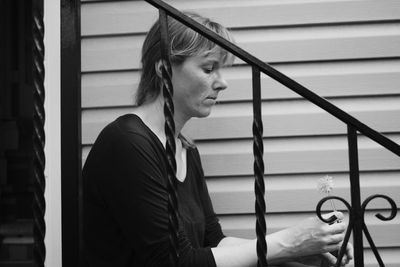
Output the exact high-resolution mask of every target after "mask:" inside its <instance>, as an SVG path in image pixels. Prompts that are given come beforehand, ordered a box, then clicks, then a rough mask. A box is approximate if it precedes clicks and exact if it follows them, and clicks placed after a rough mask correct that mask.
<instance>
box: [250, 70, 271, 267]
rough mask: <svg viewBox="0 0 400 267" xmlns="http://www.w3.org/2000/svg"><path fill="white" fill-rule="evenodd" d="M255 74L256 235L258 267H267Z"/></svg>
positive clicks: (257, 72)
mask: <svg viewBox="0 0 400 267" xmlns="http://www.w3.org/2000/svg"><path fill="white" fill-rule="evenodd" d="M252 74H253V79H252V80H253V154H254V176H255V180H254V192H255V196H256V202H255V210H256V234H257V257H258V262H257V266H258V267H266V266H267V242H266V240H265V236H266V232H267V227H266V223H265V198H264V196H265V185H264V159H263V154H264V145H263V124H262V115H261V81H260V70H259V69H258V68H257V67H254V66H253V67H252Z"/></svg>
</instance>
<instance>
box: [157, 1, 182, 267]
mask: <svg viewBox="0 0 400 267" xmlns="http://www.w3.org/2000/svg"><path fill="white" fill-rule="evenodd" d="M159 18H160V34H161V57H162V66H161V68H162V81H163V83H162V89H163V94H164V116H165V125H164V130H165V137H166V152H167V153H166V154H167V161H168V164H167V178H168V179H167V180H168V181H167V182H168V185H167V187H168V228H169V242H170V257H171V265H172V266H178V260H179V240H178V231H179V213H178V196H177V193H176V191H177V180H176V161H175V151H176V144H175V121H174V103H173V100H172V96H173V93H174V92H173V87H172V82H171V77H172V70H171V64H170V60H169V58H170V51H169V43H170V42H169V38H168V17H167V14H166V13H165V11H163V10H161V9H160V10H159Z"/></svg>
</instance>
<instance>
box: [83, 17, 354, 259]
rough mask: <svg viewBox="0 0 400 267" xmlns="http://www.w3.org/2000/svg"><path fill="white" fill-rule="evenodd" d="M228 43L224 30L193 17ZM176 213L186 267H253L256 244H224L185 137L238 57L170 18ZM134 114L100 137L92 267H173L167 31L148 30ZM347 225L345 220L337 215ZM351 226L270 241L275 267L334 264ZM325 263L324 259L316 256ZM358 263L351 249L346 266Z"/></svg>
mask: <svg viewBox="0 0 400 267" xmlns="http://www.w3.org/2000/svg"><path fill="white" fill-rule="evenodd" d="M187 15H188V16H190V17H191V18H192V19H194V20H196V21H197V22H199V23H201V24H203V25H204V26H206V27H208V28H209V29H211V30H213V31H214V32H216V33H218V34H219V35H221V36H223V37H224V38H226V39H229V40H232V37H231V34H230V33H229V32H228V31H227V30H226V29H225V28H224V27H222V26H221V25H219V24H217V23H215V22H212V21H210V20H209V19H206V18H203V17H201V16H199V15H196V14H187ZM168 28H169V35H170V40H171V51H170V53H171V58H170V61H171V65H172V84H173V89H174V96H173V101H174V107H175V114H174V121H175V127H176V136H175V138H176V163H177V174H176V178H177V179H178V191H177V193H178V204H179V217H180V221H179V226H180V230H179V236H178V237H179V248H180V258H179V266H192V267H194V266H202V267H206V266H218V267H223V266H229V267H234V266H255V265H256V263H257V256H256V249H255V247H256V241H255V240H246V239H241V238H234V237H226V236H224V234H223V233H222V230H221V226H220V224H219V222H218V219H217V217H216V215H215V213H214V210H213V207H212V203H211V200H210V197H209V194H208V191H207V187H206V183H205V181H204V174H203V169H202V167H201V162H200V157H199V154H198V151H197V149H196V147H195V146H194V145H193V143H191V142H190V141H188V140H187V139H185V138H184V137H183V136H182V135H181V134H180V132H181V129H182V128H183V126H184V125H185V123H186V122H187V121H188V120H189V119H191V118H193V117H206V116H208V115H209V114H210V112H211V109H212V107H213V105H214V104H215V102H216V99H217V97H218V93H219V92H220V91H221V90H224V89H226V88H227V83H226V81H225V80H224V79H223V77H222V76H221V73H220V70H221V68H222V67H224V66H225V65H229V64H232V62H233V57H232V55H230V54H229V53H227V52H226V51H225V50H223V49H221V48H219V47H218V46H216V45H215V44H214V43H212V42H210V41H208V40H207V39H206V38H204V37H202V36H201V35H199V34H197V33H195V32H194V31H192V30H190V29H189V28H187V27H186V26H183V25H182V24H180V23H179V22H177V21H175V20H173V19H171V18H170V19H169V23H168ZM142 65H143V70H142V75H141V80H140V84H139V88H138V93H137V99H136V100H137V107H136V108H135V109H134V110H133V111H132V112H133V113H132V114H126V115H124V116H121V117H119V118H117V119H116V120H115V121H114V122H112V123H110V124H109V125H108V126H107V127H106V128H105V129H104V130H103V131H102V132H101V133H100V135H99V137H98V138H97V140H96V142H95V144H94V146H93V148H92V150H91V152H90V153H89V156H88V158H87V160H86V163H85V167H84V170H83V188H84V246H85V255H86V260H87V262H88V264H89V266H96V267H101V266H110V267H111V266H112V267H117V266H121V267H122V266H124V267H128V266H169V241H168V236H169V230H168V208H167V197H168V193H167V189H166V164H167V163H166V157H165V142H166V138H165V133H164V113H163V105H164V98H163V95H162V91H161V87H162V79H161V68H162V63H161V55H160V25H159V22H156V23H155V24H154V25H153V27H152V28H151V29H150V31H149V33H148V35H147V37H146V40H145V42H144V45H143V49H142ZM335 215H336V216H337V217H338V218H339V219H343V214H341V213H336V214H335ZM345 229H346V225H345V224H344V223H343V222H338V223H335V224H332V225H327V224H325V223H322V222H321V221H320V220H319V219H318V218H317V217H313V218H309V219H307V220H305V221H303V222H301V223H299V224H298V225H296V226H293V227H291V228H288V229H285V230H283V231H280V232H277V233H274V234H271V235H268V236H267V238H266V240H267V244H268V253H267V258H268V261H269V263H273V264H275V263H277V264H280V263H284V262H290V261H299V262H306V260H311V262H315V261H316V259H318V257H319V256H320V257H325V258H327V259H328V260H329V261H330V262H332V263H333V262H334V261H335V257H334V256H332V255H331V254H329V253H328V252H330V251H334V250H337V249H338V248H339V247H340V244H341V242H342V240H343V236H344V231H345ZM316 255H319V256H316ZM351 258H352V248H351V246H350V245H349V247H348V250H347V254H346V255H345V257H344V259H343V264H346V263H347V262H348V261H349V260H350V259H351Z"/></svg>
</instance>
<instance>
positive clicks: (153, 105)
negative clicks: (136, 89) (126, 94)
mask: <svg viewBox="0 0 400 267" xmlns="http://www.w3.org/2000/svg"><path fill="white" fill-rule="evenodd" d="M133 113H135V114H136V115H138V116H139V117H140V118H141V119H142V120H143V121H144V122H145V123H146V125H147V126H148V127H149V128H150V129H151V130H152V131H153V132H154V133H155V134H156V135H157V136H158V137H159V138H160V139H161V140H162V141H163V142H162V143H163V144H165V140H166V138H165V130H164V125H165V117H164V99H163V98H162V97H160V96H159V97H157V99H156V100H154V101H152V102H150V103H145V104H142V105H141V106H139V107H136V108H135V109H134V111H133ZM187 121H188V120H187V119H183V118H181V116H180V115H179V114H174V122H175V138H178V136H179V133H180V132H181V130H182V128H183V126H184V125H185V123H186V122H187Z"/></svg>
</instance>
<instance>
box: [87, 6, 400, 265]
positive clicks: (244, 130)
mask: <svg viewBox="0 0 400 267" xmlns="http://www.w3.org/2000/svg"><path fill="white" fill-rule="evenodd" d="M166 2H168V3H170V4H172V5H173V6H175V7H177V8H178V9H181V10H190V11H196V12H198V13H200V14H203V15H205V16H209V17H211V18H214V19H216V20H217V21H219V22H221V23H222V24H224V25H226V26H227V27H229V28H230V29H231V30H232V32H233V35H234V37H235V39H236V42H237V44H238V45H239V46H241V47H243V48H244V49H246V50H247V51H249V52H250V53H252V54H254V55H255V56H257V57H259V58H260V59H262V60H263V61H266V62H268V63H270V64H271V65H272V66H273V67H275V68H277V69H278V70H279V71H281V72H283V73H284V74H286V75H288V76H289V77H292V78H294V79H295V80H296V81H298V82H299V83H301V84H302V85H304V86H306V87H307V88H309V89H310V90H312V91H314V92H315V93H317V94H319V95H321V96H323V97H325V98H326V99H328V100H329V101H331V102H332V103H333V104H335V105H337V106H338V107H340V108H342V109H343V110H345V111H346V112H349V113H350V114H351V115H353V116H354V117H356V118H357V119H359V120H361V121H362V122H364V123H365V124H367V125H369V126H371V127H372V128H374V129H375V130H377V131H379V132H382V133H383V134H385V135H386V136H387V137H388V138H390V139H392V140H393V141H395V142H397V143H400V1H398V0H393V1H390V0H384V1H378V0H363V1H360V0H349V1H346V0H336V1H334V0H319V1H318V0H314V1H310V0H299V1H289V0H285V1H260V0H248V1H232V0H230V1H227V0H214V1H201V0H192V1H183V0H175V1H166ZM81 11H82V154H83V158H84V159H86V156H87V153H88V152H89V151H90V148H91V145H92V144H93V142H94V140H95V138H96V137H97V135H98V133H99V131H100V130H101V129H102V128H103V127H104V126H105V125H106V124H107V123H109V122H110V121H112V120H114V119H115V118H116V117H118V116H119V115H122V114H125V113H127V112H132V103H133V101H134V97H133V96H134V94H135V90H136V87H137V84H138V78H139V75H140V73H139V70H140V49H141V46H142V42H143V40H144V37H145V34H146V31H147V30H148V29H149V27H150V26H151V24H152V23H153V22H154V21H155V19H156V18H157V11H156V10H155V9H154V8H153V7H152V6H150V5H149V4H147V3H146V2H144V1H120V2H119V1H89V0H86V1H83V2H82V10H81ZM224 76H225V78H226V80H227V81H228V83H229V88H228V89H227V90H225V91H223V92H222V94H221V97H220V101H219V103H218V104H217V105H216V106H215V107H214V110H213V112H212V114H211V115H210V116H209V117H208V118H205V119H193V120H192V121H190V122H189V123H188V124H187V126H186V127H185V129H184V132H185V134H186V135H188V136H189V137H191V138H192V139H194V140H195V141H196V143H197V146H198V148H199V150H200V153H201V157H202V161H203V166H204V169H205V174H206V178H207V183H208V186H209V191H210V194H211V197H212V200H213V203H214V207H215V210H216V212H217V213H218V215H219V217H220V220H221V223H222V226H223V228H224V231H225V233H226V234H227V235H234V236H240V237H254V236H255V230H254V228H255V216H254V193H253V187H254V185H253V177H252V161H253V156H252V133H251V123H252V103H251V97H252V92H251V68H250V67H249V66H248V65H246V64H244V63H243V62H242V61H241V60H236V62H235V64H234V66H233V67H232V68H228V69H226V70H224ZM261 78H262V98H263V103H262V105H263V109H262V112H263V123H264V136H265V137H264V148H265V155H264V160H265V164H266V176H265V178H266V179H265V181H266V201H267V213H268V215H267V228H268V231H269V232H274V231H277V230H279V229H282V228H284V227H287V226H290V225H292V224H294V223H295V222H296V221H298V220H299V219H303V218H306V217H307V216H310V215H312V214H314V212H315V207H316V204H317V202H318V201H319V200H320V199H321V198H322V197H323V196H322V195H321V194H320V193H318V192H317V190H316V181H317V180H318V178H320V177H322V176H324V175H326V174H329V175H331V176H333V177H334V179H335V180H334V181H335V189H334V194H335V195H338V196H341V197H343V198H345V199H347V200H348V201H350V194H349V176H348V154H347V139H346V126H345V125H344V124H343V123H342V122H340V121H338V120H337V119H336V118H334V117H333V116H331V115H329V114H327V113H326V112H324V111H323V110H321V109H320V108H318V107H316V106H314V105H313V104H311V103H309V102H307V101H306V100H304V99H302V98H301V97H299V96H298V95H296V94H295V93H293V92H292V91H290V90H289V89H287V88H285V87H284V86H282V85H280V84H279V83H277V82H275V81H273V80H271V79H270V78H269V77H267V76H265V75H262V77H261ZM359 154H360V169H361V187H362V188H361V195H362V199H365V198H366V197H368V196H370V195H371V194H377V193H380V194H386V195H388V196H390V197H391V198H393V200H394V201H395V202H396V204H397V205H398V206H400V194H399V192H400V158H399V157H397V156H395V155H394V154H392V153H391V152H388V151H386V150H384V149H382V147H380V146H379V145H378V144H376V143H375V142H373V141H370V140H369V139H368V138H366V137H364V136H360V138H359ZM337 206H338V207H340V208H343V206H341V204H339V203H338V204H337ZM388 208H389V205H388V203H386V202H384V201H381V200H375V201H373V202H371V203H370V204H369V206H368V211H367V213H366V222H367V225H368V227H369V229H370V232H371V234H372V236H373V238H374V241H375V242H376V245H377V246H378V248H379V250H380V252H381V255H382V258H383V259H384V261H385V262H386V266H393V267H394V266H399V265H400V258H399V256H398V255H400V216H397V217H396V218H395V219H394V220H392V221H390V222H382V221H380V220H378V219H376V218H375V217H374V215H375V214H376V213H378V212H380V213H382V214H388V213H389V210H388ZM364 243H365V262H366V266H376V265H377V263H376V260H375V259H374V256H373V253H372V251H371V250H370V249H369V244H367V242H366V240H364Z"/></svg>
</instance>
